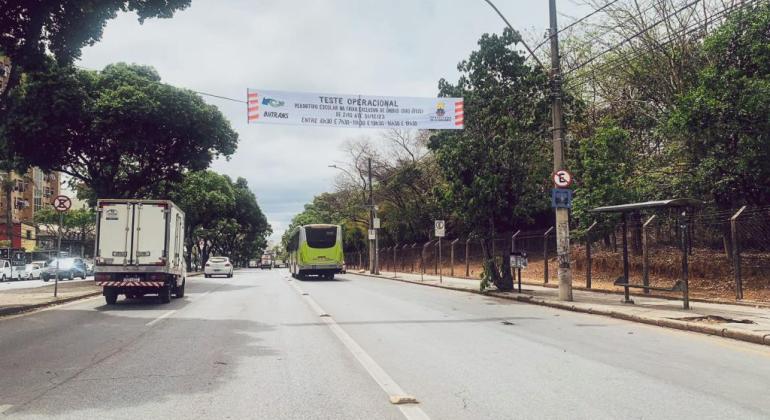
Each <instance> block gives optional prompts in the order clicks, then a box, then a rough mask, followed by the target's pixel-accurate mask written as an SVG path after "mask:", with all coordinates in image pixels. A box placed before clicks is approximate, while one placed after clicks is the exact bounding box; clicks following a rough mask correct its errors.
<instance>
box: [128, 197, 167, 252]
mask: <svg viewBox="0 0 770 420" xmlns="http://www.w3.org/2000/svg"><path fill="white" fill-rule="evenodd" d="M167 210H168V206H167V205H166V204H161V203H147V204H145V203H138V204H136V209H135V210H134V252H133V254H134V262H133V263H134V264H137V265H165V263H166V258H167V254H166V243H167V242H168V235H169V231H168V224H167V222H166V216H167V214H168V211H167Z"/></svg>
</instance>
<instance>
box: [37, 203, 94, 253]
mask: <svg viewBox="0 0 770 420" xmlns="http://www.w3.org/2000/svg"><path fill="white" fill-rule="evenodd" d="M59 217H60V214H59V212H58V211H56V210H54V209H53V208H51V207H43V208H41V209H40V210H38V211H36V212H35V216H34V219H33V223H34V224H35V225H36V226H41V225H42V226H45V228H46V230H48V231H50V232H57V231H58V229H59ZM61 217H62V224H61V233H62V237H66V238H73V239H74V238H76V239H77V240H78V241H79V242H80V256H81V257H82V256H84V255H85V246H86V242H87V241H88V238H89V237H91V236H92V235H93V234H94V231H95V228H96V212H94V210H93V209H90V208H81V209H75V210H70V211H66V212H64V214H62V215H61Z"/></svg>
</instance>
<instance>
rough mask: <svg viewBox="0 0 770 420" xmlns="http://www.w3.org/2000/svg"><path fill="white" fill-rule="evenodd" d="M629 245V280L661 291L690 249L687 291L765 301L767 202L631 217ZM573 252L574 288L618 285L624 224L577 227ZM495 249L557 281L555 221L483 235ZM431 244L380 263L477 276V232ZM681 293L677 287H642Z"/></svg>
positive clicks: (353, 263)
mask: <svg viewBox="0 0 770 420" xmlns="http://www.w3.org/2000/svg"><path fill="white" fill-rule="evenodd" d="M629 216H630V217H629V219H628V222H627V232H626V243H627V246H628V254H629V282H630V283H633V284H638V285H649V286H652V287H656V288H660V289H665V288H667V287H671V286H672V285H673V284H674V283H675V282H676V281H677V280H679V279H681V278H682V269H683V267H682V259H683V258H682V253H683V251H684V250H686V251H687V256H688V271H689V285H690V286H689V289H690V294H691V295H692V297H696V298H703V299H712V300H735V299H737V300H750V301H762V302H770V207H753V208H752V207H745V208H743V209H740V210H737V211H716V210H712V209H704V210H701V211H698V212H695V213H693V214H688V215H686V216H685V217H683V216H681V215H680V214H678V213H676V212H675V211H660V212H649V213H645V214H644V215H643V216H642V215H629ZM574 232H575V234H574V235H573V236H572V238H571V243H570V250H571V261H572V281H573V286H575V287H579V288H587V289H596V290H606V291H619V290H620V289H621V288H620V287H618V286H615V285H614V284H613V283H614V281H615V280H616V279H617V278H618V277H620V276H622V275H623V260H622V254H623V249H622V247H623V245H622V244H623V230H622V228H621V224H620V223H619V222H617V221H616V222H607V221H605V222H603V223H594V224H593V225H592V226H591V227H590V228H589V229H586V230H583V231H578V230H575V231H574ZM485 242H486V243H487V246H489V247H490V248H491V249H490V250H489V251H490V253H491V254H492V255H494V256H495V257H496V258H499V259H501V261H508V256H509V255H510V253H511V252H514V251H515V252H525V253H526V255H527V257H528V267H527V268H526V269H524V270H523V278H524V281H525V282H529V283H535V284H554V285H555V284H558V278H557V273H558V271H557V270H558V263H557V255H556V234H555V231H554V229H553V228H552V227H546V228H543V229H537V230H527V231H517V232H510V233H506V234H503V235H500V236H499V237H496V238H494V239H493V240H488V241H485ZM440 247H441V253H440V254H441V255H439V240H437V239H433V240H431V241H428V242H416V243H404V244H387V245H385V246H382V247H381V248H380V250H379V254H378V255H379V267H380V270H381V271H383V272H387V273H389V274H391V275H396V276H397V275H398V273H412V274H424V275H438V274H439V273H440V274H442V275H444V276H452V277H458V278H471V279H478V278H480V276H481V273H482V264H483V261H484V254H485V253H484V244H483V243H482V240H480V239H478V238H473V237H471V238H442V239H441V240H440ZM346 263H347V267H348V269H351V270H367V269H368V266H369V259H368V255H367V253H366V250H354V251H348V252H347V253H346ZM645 292H646V293H649V294H654V295H664V296H666V295H670V296H672V297H680V293H678V292H666V291H665V290H655V291H650V290H648V289H643V290H640V293H645Z"/></svg>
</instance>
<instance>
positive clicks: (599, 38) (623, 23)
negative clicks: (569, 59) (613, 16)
mask: <svg viewBox="0 0 770 420" xmlns="http://www.w3.org/2000/svg"><path fill="white" fill-rule="evenodd" d="M654 8H655V3H654V0H653V3H652V4H650V5H649V6H648V7H646V8H645V9H644V10H640V11H639V15H638V16H629V17H628V18H626V19H623V21H622V22H619V23H618V24H617V25H615V26H612V27H610V28H607V30H606V31H604V32H602V33H600V34H598V35H595V36H593V37H591V38H590V39H589V40H587V41H585V42H584V43H583V45H584V46H585V45H591V44H594V43H595V42H597V41H600V40H601V39H602V37H604V36H605V35H607V34H608V33H610V32H611V31H613V30H615V29H617V28H619V27H621V26H623V25H625V24H627V23H629V22H631V21H632V20H633V19H634V18H635V17H639V18H642V17H644V15H645V13H647V12H649V11H650V10H652V9H654Z"/></svg>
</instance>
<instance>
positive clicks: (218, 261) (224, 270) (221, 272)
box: [203, 257, 233, 278]
mask: <svg viewBox="0 0 770 420" xmlns="http://www.w3.org/2000/svg"><path fill="white" fill-rule="evenodd" d="M203 275H204V276H205V277H206V278H209V277H211V276H227V277H232V276H233V265H232V264H230V259H229V258H227V257H211V258H209V260H208V261H206V265H205V266H204V267H203Z"/></svg>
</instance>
